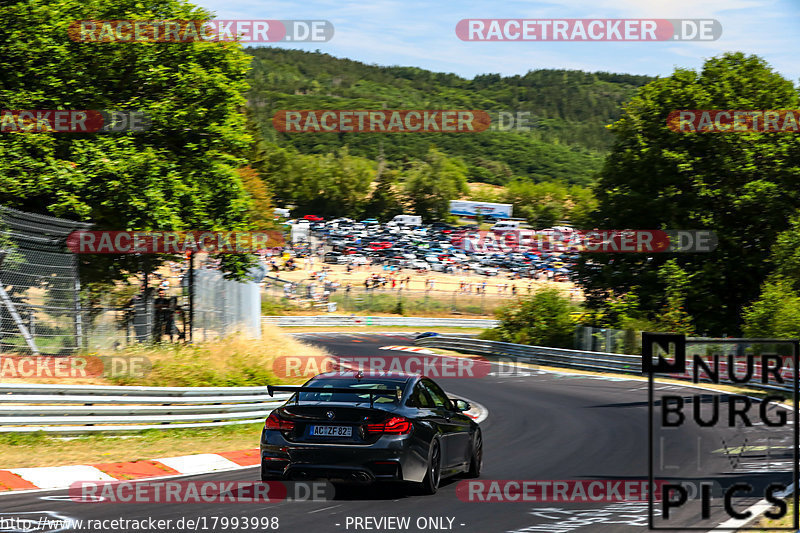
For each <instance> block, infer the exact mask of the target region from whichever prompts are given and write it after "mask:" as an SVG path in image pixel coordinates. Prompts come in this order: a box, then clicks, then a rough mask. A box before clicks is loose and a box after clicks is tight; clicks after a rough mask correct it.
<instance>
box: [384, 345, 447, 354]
mask: <svg viewBox="0 0 800 533" xmlns="http://www.w3.org/2000/svg"><path fill="white" fill-rule="evenodd" d="M380 349H381V350H398V351H401V352H414V353H424V354H427V355H436V352H432V351H430V350H427V349H425V348H418V347H417V346H381V347H380Z"/></svg>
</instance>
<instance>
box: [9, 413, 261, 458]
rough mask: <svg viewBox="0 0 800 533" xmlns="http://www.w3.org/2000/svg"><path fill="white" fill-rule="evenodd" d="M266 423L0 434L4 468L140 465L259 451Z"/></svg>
mask: <svg viewBox="0 0 800 533" xmlns="http://www.w3.org/2000/svg"><path fill="white" fill-rule="evenodd" d="M262 427H263V423H261V422H258V423H255V424H242V425H237V426H222V427H216V428H187V429H150V430H147V431H140V432H136V433H133V432H132V433H131V434H130V435H90V436H86V437H76V438H70V439H65V438H59V437H54V436H50V435H46V434H44V433H34V434H0V448H2V449H3V461H2V464H0V468H26V467H37V466H62V465H77V464H92V463H115V462H121V461H138V460H142V459H155V458H158V457H173V456H177V455H192V454H197V453H218V452H226V451H236V450H246V449H251V448H258V442H259V438H260V435H261V428H262Z"/></svg>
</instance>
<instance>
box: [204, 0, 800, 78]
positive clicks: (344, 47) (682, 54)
mask: <svg viewBox="0 0 800 533" xmlns="http://www.w3.org/2000/svg"><path fill="white" fill-rule="evenodd" d="M194 3H196V4H198V5H200V6H202V7H204V8H206V9H208V10H210V11H212V12H214V13H216V15H217V17H218V18H221V19H278V20H287V19H326V20H329V21H331V22H332V23H333V25H334V27H335V35H334V37H333V39H332V40H331V41H329V42H326V43H308V44H303V43H291V44H288V43H274V44H272V46H281V47H287V48H296V49H304V50H315V49H319V50H320V51H322V52H326V53H329V54H331V55H334V56H336V57H346V58H349V59H354V60H357V61H362V62H365V63H375V64H378V65H403V66H416V67H421V68H425V69H429V70H433V71H437V72H454V73H456V74H458V75H461V76H464V77H467V78H471V77H473V76H474V75H476V74H484V73H490V72H492V73H495V72H496V73H500V74H502V75H504V76H508V75H514V74H524V73H525V72H527V71H528V70H532V69H537V68H566V69H580V70H587V71H597V70H600V71H609V72H625V73H631V74H647V75H652V76H655V75H661V76H666V75H669V74H670V73H671V72H672V71H673V70H674V68H675V67H684V68H692V69H697V68H699V67H700V66H701V65H702V63H703V61H704V59H706V58H709V57H713V56H716V55H719V54H721V53H723V52H727V51H743V52H745V53H748V54H756V55H759V56H761V57H763V58H765V59H766V60H767V61H768V62H769V63H770V64H771V65H772V67H773V68H774V69H776V70H777V71H778V72H779V73H781V74H782V75H783V76H784V77H787V78H789V79H791V80H792V81H793V82H795V83H797V82H798V78H800V61H798V49H799V48H800V46H798V40H797V38H798V33H800V32H798V25H800V1H797V0H699V1H698V0H553V1H550V2H533V1H524V0H497V1H495V2H491V1H482V2H479V1H472V0H466V1H463V0H461V1H450V2H446V1H436V0H429V1H419V0H368V1H363V2H354V1H349V0H304V1H302V2H297V1H266V0H194ZM464 18H529V19H548V18H552V19H560V18H670V19H676V18H680V19H686V18H692V19H696V18H713V19H717V20H718V21H720V23H721V24H722V28H723V31H722V37H721V38H720V39H719V40H717V41H711V42H675V41H663V42H623V43H614V42H595V43H588V42H464V41H461V40H460V39H458V38H457V37H456V34H455V26H456V23H457V22H458V21H459V20H461V19H464Z"/></svg>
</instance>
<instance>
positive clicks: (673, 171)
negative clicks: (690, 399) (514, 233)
mask: <svg viewBox="0 0 800 533" xmlns="http://www.w3.org/2000/svg"><path fill="white" fill-rule="evenodd" d="M799 101H800V99H799V98H798V92H797V90H796V89H795V87H794V86H793V84H792V82H791V81H789V80H787V79H784V78H783V77H781V76H780V75H779V74H777V73H776V72H774V71H773V70H772V69H771V68H770V67H769V66H768V65H767V64H766V63H765V62H764V61H763V60H762V59H760V58H758V57H755V56H745V55H744V54H741V53H731V54H725V55H723V56H721V57H716V58H712V59H709V60H708V61H706V63H705V64H704V66H703V69H702V70H701V71H700V72H695V71H692V70H684V69H678V70H676V71H675V72H674V73H673V75H672V76H669V77H666V78H663V79H659V80H656V81H654V82H651V83H650V84H648V85H646V86H645V87H643V88H641V89H640V90H639V91H638V93H637V95H636V96H635V97H634V98H633V99H632V100H631V102H630V103H629V104H628V105H627V106H626V107H625V113H624V116H623V118H622V119H620V120H619V121H617V122H616V123H614V125H613V127H612V128H611V129H612V131H613V133H614V134H615V135H616V138H617V140H616V143H615V145H614V147H613V149H612V152H611V154H610V155H609V156H608V158H607V160H606V163H605V166H604V167H603V171H602V173H601V175H600V179H599V182H598V185H597V187H596V189H595V191H596V194H597V197H598V201H599V207H598V209H597V211H596V213H595V214H594V215H593V216H592V219H593V226H596V227H599V228H603V229H626V228H633V229H706V230H712V231H714V232H716V233H717V236H718V238H719V246H718V248H717V250H716V251H714V252H712V253H683V254H679V255H672V254H667V253H662V254H655V255H653V256H647V255H645V254H592V257H591V258H583V259H582V261H581V263H582V264H581V265H579V268H578V275H579V278H580V283H581V285H582V286H583V289H584V293H585V294H586V296H587V299H588V301H589V304H590V305H591V306H594V307H597V306H601V305H602V301H604V300H605V299H607V298H609V297H611V296H613V295H614V294H621V293H625V292H627V291H629V290H630V288H631V287H632V286H634V285H636V286H638V287H639V288H640V289H639V296H640V298H641V302H642V308H643V310H645V311H647V312H648V313H657V312H659V311H660V309H661V307H662V306H663V305H664V291H665V289H666V285H665V280H664V278H662V277H659V274H658V273H659V268H660V267H661V265H663V264H664V263H665V262H666V261H667V260H669V259H674V260H675V262H676V264H677V265H678V266H679V267H680V268H681V269H683V270H684V271H685V272H686V273H687V275H689V276H691V279H692V283H691V285H690V286H689V287H687V288H686V298H685V302H686V304H685V307H686V309H685V311H686V312H687V313H688V314H689V315H690V316H693V317H695V327H696V328H697V329H698V330H699V331H704V332H710V333H712V334H722V333H733V332H736V331H737V329H738V327H739V323H740V316H739V313H740V310H741V308H742V306H743V305H745V304H747V303H748V302H751V301H753V300H754V299H755V298H756V297H757V296H758V292H759V287H760V286H761V284H762V283H763V281H764V279H765V278H766V276H767V274H768V272H769V269H770V266H769V264H768V262H767V261H765V258H766V257H767V256H768V254H769V251H770V247H771V245H772V243H773V242H774V240H775V238H776V236H777V234H778V233H779V232H781V231H783V230H784V229H786V228H787V226H788V221H787V219H788V218H789V216H790V215H791V214H794V213H795V211H796V210H797V208H798V206H800V190H798V188H797V186H796V184H797V183H798V179H800V164H799V163H800V150H799V149H798V140H797V136H795V135H785V134H778V133H746V132H735V133H727V134H714V133H703V134H697V133H677V132H673V131H671V130H670V129H669V128H667V125H666V117H667V115H668V114H669V113H670V112H672V111H674V110H679V109H794V108H796V107H797V105H798V102H799Z"/></svg>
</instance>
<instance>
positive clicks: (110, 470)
mask: <svg viewBox="0 0 800 533" xmlns="http://www.w3.org/2000/svg"><path fill="white" fill-rule="evenodd" d="M260 462H261V458H260V455H259V450H258V448H254V449H250V450H239V451H233V452H221V453H202V454H197V455H183V456H179V457H165V458H162V459H152V460H143V461H132V462H123V463H96V464H91V465H71V466H44V467H37V468H11V469H8V470H0V491H18V490H35V489H66V488H69V487H70V485H72V484H73V483H75V482H78V481H128V480H133V479H143V478H155V477H171V476H182V475H191V474H206V473H209V472H221V471H225V470H237V469H241V468H249V467H253V466H258V465H259V464H260Z"/></svg>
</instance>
